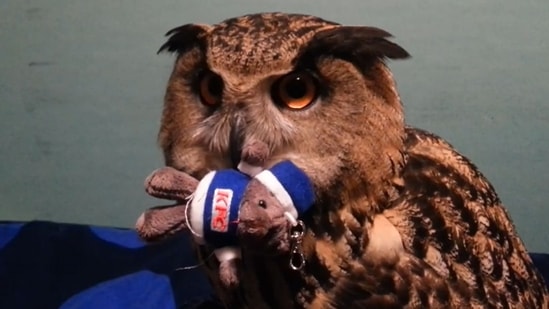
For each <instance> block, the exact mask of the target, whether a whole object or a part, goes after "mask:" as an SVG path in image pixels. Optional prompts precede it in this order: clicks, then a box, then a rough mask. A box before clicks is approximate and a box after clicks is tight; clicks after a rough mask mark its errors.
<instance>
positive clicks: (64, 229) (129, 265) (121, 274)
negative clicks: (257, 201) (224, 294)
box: [0, 221, 216, 309]
mask: <svg viewBox="0 0 549 309" xmlns="http://www.w3.org/2000/svg"><path fill="white" fill-rule="evenodd" d="M196 263H197V262H196V260H195V258H194V257H193V254H192V252H191V250H190V243H189V239H188V238H187V237H185V236H181V237H179V238H176V239H171V240H169V241H167V242H164V243H162V244H158V245H145V244H144V243H143V242H141V240H140V239H139V238H138V237H137V235H136V233H135V232H134V231H132V230H129V229H116V228H106V227H91V226H84V225H74V224H60V223H51V222H41V221H37V222H29V223H11V222H3V223H0V308H2V309H12V308H13V309H34V308H36V309H50V308H51V309H54V308H55V309H57V308H61V309H76V308H78V309H92V308H93V309H119V308H132V309H141V308H143V309H145V308H146V309H150V308H156V309H176V308H193V307H198V306H200V307H201V308H215V307H216V304H215V298H214V296H213V294H212V290H211V288H210V285H209V283H208V281H207V279H206V277H205V276H204V275H203V274H202V272H201V271H200V269H199V268H195V269H189V270H182V269H178V268H182V267H186V266H191V265H196Z"/></svg>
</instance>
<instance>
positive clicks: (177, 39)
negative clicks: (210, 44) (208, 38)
mask: <svg viewBox="0 0 549 309" xmlns="http://www.w3.org/2000/svg"><path fill="white" fill-rule="evenodd" d="M208 29H209V27H208V26H206V25H198V24H186V25H183V26H179V27H177V28H174V29H172V30H170V31H168V32H167V33H166V36H168V37H169V38H168V41H167V42H166V43H164V44H163V45H162V46H161V47H160V49H158V52H157V54H159V53H161V52H163V51H168V52H170V53H174V52H177V53H178V54H182V53H185V52H186V51H188V50H190V49H192V48H193V47H196V46H200V47H203V46H204V36H205V35H206V34H207V32H208Z"/></svg>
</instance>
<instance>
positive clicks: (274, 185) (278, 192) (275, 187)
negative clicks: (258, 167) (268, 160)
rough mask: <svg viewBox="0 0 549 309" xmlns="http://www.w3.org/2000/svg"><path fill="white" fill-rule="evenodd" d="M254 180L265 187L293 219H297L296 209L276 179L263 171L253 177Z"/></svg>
mask: <svg viewBox="0 0 549 309" xmlns="http://www.w3.org/2000/svg"><path fill="white" fill-rule="evenodd" d="M255 178H256V179H257V180H259V182H261V183H262V184H263V185H265V186H266V187H267V188H268V189H269V191H271V193H273V195H274V196H275V197H276V199H277V200H278V201H279V202H280V203H281V204H282V207H284V209H285V210H286V211H287V212H289V213H290V214H291V215H292V216H293V217H294V218H297V209H296V208H295V207H294V203H293V201H292V197H291V196H290V195H289V194H288V191H286V189H285V188H284V186H283V185H282V184H281V183H280V181H278V178H276V176H275V175H274V174H273V173H271V171H269V170H264V171H262V172H261V173H259V174H257V175H255Z"/></svg>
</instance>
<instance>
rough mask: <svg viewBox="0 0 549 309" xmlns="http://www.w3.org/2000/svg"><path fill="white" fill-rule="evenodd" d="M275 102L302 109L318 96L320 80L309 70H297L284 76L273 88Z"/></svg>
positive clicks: (272, 94) (272, 93)
mask: <svg viewBox="0 0 549 309" xmlns="http://www.w3.org/2000/svg"><path fill="white" fill-rule="evenodd" d="M271 96H272V97H273V100H274V101H275V103H277V104H279V105H280V106H283V107H287V108H289V109H302V108H305V107H307V106H309V104H311V103H312V102H314V101H315V99H316V98H317V97H318V82H317V80H316V78H315V77H314V76H313V75H312V74H311V73H309V72H307V71H297V72H292V73H290V74H287V75H284V76H282V77H281V78H280V79H278V80H277V81H276V82H275V83H274V84H273V87H272V89H271Z"/></svg>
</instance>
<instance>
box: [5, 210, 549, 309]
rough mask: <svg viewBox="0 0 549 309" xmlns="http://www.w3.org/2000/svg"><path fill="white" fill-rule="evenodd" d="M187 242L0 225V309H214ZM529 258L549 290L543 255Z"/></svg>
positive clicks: (548, 258) (124, 232)
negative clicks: (156, 241) (147, 242)
mask: <svg viewBox="0 0 549 309" xmlns="http://www.w3.org/2000/svg"><path fill="white" fill-rule="evenodd" d="M189 241H190V240H189V239H188V238H187V237H186V236H183V235H182V236H181V237H179V238H175V239H172V240H169V241H167V242H164V243H162V244H158V245H145V244H144V243H143V242H141V241H140V240H139V238H138V237H137V235H136V233H135V232H134V231H133V230H129V229H116V228H107V227H93V226H85V225H75V224H63V223H52V222H43V221H33V222H28V223H15V222H3V223H0V308H2V309H8V308H9V309H11V308H13V309H34V308H36V309H50V308H51V309H54V308H55V309H57V308H60V309H77V308H78V309H115V308H116V309H118V308H132V309H141V308H143V309H144V308H147V309H149V308H156V309H176V308H202V309H206V308H219V305H218V304H217V303H216V300H215V297H214V296H213V293H212V290H211V287H210V285H209V283H208V281H207V279H206V277H205V276H204V275H203V274H202V272H201V270H200V269H199V268H194V269H188V270H182V269H181V268H182V267H186V266H191V265H196V260H195V258H194V256H193V254H192V252H191V250H190V243H189ZM532 258H533V259H534V261H535V263H536V265H537V266H538V267H539V269H540V271H541V272H542V273H543V275H544V277H545V278H546V281H547V282H549V280H548V279H549V255H547V254H537V253H533V254H532Z"/></svg>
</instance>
